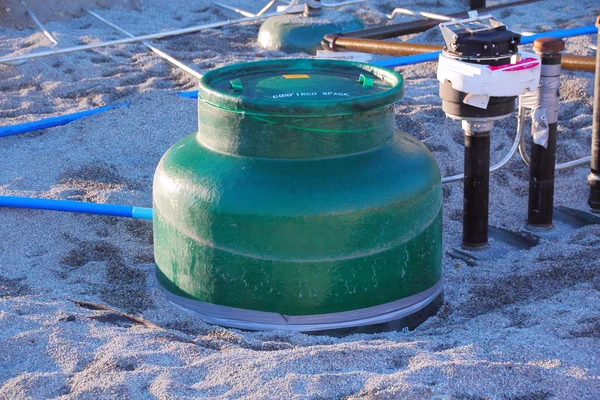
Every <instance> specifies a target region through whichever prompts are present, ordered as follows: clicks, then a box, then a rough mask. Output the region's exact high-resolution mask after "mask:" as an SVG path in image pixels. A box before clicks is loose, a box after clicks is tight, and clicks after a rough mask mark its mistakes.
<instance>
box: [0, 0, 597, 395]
mask: <svg viewBox="0 0 600 400" xmlns="http://www.w3.org/2000/svg"><path fill="white" fill-rule="evenodd" d="M488 3H489V4H495V3H496V2H491V1H490V2H488ZM229 4H233V5H237V6H239V7H242V8H246V9H249V10H251V11H257V10H259V9H260V7H261V4H258V3H254V2H249V1H244V0H238V1H231V2H229ZM395 5H397V3H395V2H391V1H379V2H376V1H373V2H370V3H368V4H363V5H353V6H349V7H346V8H345V10H346V11H347V12H351V13H354V14H355V15H357V16H359V17H361V18H363V19H364V20H365V22H366V23H368V24H371V25H374V24H381V23H385V21H386V19H385V14H387V13H390V12H391V10H392V9H393V7H394V6H395ZM411 7H413V8H414V9H419V10H428V11H434V12H438V13H452V12H457V11H460V10H462V9H464V8H465V3H464V2H454V1H450V0H440V1H419V2H416V3H415V4H414V5H411ZM98 12H99V13H101V15H102V16H104V17H106V18H108V19H109V20H111V21H113V22H115V23H117V24H119V25H121V26H122V27H124V28H125V29H127V30H129V31H131V32H133V33H135V34H142V33H150V32H154V31H160V30H165V29H171V28H180V27H185V26H191V25H195V24H202V23H206V22H210V21H218V20H223V19H227V18H235V17H236V16H235V14H234V13H231V12H229V11H226V10H221V9H219V8H217V7H215V6H212V5H211V4H210V3H209V2H208V1H206V0H203V1H194V2H189V1H185V0H169V1H161V0H144V1H141V2H140V4H139V5H138V6H137V7H136V8H135V9H133V10H131V9H126V8H122V7H120V6H114V7H112V8H110V9H100V10H99V11H98ZM599 12H600V5H599V4H598V2H597V1H596V0H585V1H581V2H578V3H577V4H575V3H574V2H573V3H565V2H562V1H561V2H559V1H556V0H548V1H544V2H541V3H538V4H533V5H529V6H524V7H520V8H518V9H508V10H503V11H499V12H497V13H495V15H496V16H497V17H499V18H500V19H502V20H503V21H504V22H505V23H506V24H507V25H508V26H509V27H511V28H513V29H515V30H520V31H532V32H540V31H543V30H550V29H554V28H567V27H576V26H582V25H589V24H592V23H593V21H594V19H595V16H596V15H597V14H598V13H599ZM82 15H83V16H81V17H79V18H75V17H69V16H67V17H65V18H62V19H59V20H57V21H50V19H49V20H48V21H43V22H44V23H46V24H47V27H48V29H49V30H50V31H51V32H52V33H53V34H54V35H55V37H56V38H57V40H58V42H59V46H60V47H67V46H71V45H77V44H84V43H91V42H95V41H99V40H108V39H116V38H120V37H122V36H121V34H120V33H118V32H114V31H112V30H111V29H110V28H107V27H105V26H104V25H102V24H100V23H99V22H97V21H96V20H94V19H93V18H91V17H89V16H85V15H84V14H82ZM404 19H405V20H409V19H410V18H409V17H404ZM258 28H259V24H258V23H247V24H243V25H237V26H231V27H225V28H222V29H218V30H207V31H205V32H202V33H199V34H195V35H188V36H181V37H177V38H173V39H169V40H162V41H157V42H155V44H156V45H157V46H159V47H160V48H162V49H163V50H165V51H167V52H169V53H170V54H172V55H173V56H175V57H177V58H179V59H180V60H182V61H185V62H186V63H188V64H189V65H192V66H194V68H195V69H197V70H198V71H200V72H205V71H207V70H209V69H212V68H215V67H218V66H221V65H226V64H229V63H231V62H234V61H246V60H254V59H262V58H273V57H281V56H284V54H281V53H278V52H274V51H265V50H261V49H258V48H256V46H255V38H256V34H257V32H258ZM0 38H2V40H1V41H0V54H25V53H31V52H36V51H42V50H46V49H47V48H49V46H50V45H51V43H50V42H48V41H47V39H46V38H45V37H44V36H43V35H42V33H41V32H39V31H37V30H35V29H33V27H32V28H28V27H24V28H23V29H22V30H19V29H15V28H11V27H0ZM402 40H410V41H414V42H421V43H437V44H439V43H440V35H439V32H438V31H437V28H436V29H433V30H431V31H428V32H424V33H422V34H418V35H414V36H413V37H409V38H403V39H402ZM594 40H595V38H594V37H593V36H584V37H580V38H572V39H568V40H567V51H568V52H570V53H574V54H583V55H593V54H594V52H593V50H591V49H589V48H588V46H589V45H591V44H594ZM435 70H436V64H434V63H427V64H421V65H416V66H409V67H403V68H401V69H400V72H402V74H403V75H404V77H405V78H406V81H407V86H406V94H405V97H404V99H402V100H401V101H400V102H399V103H398V105H397V106H396V112H397V114H396V121H397V126H398V128H400V129H403V130H405V131H406V132H407V133H408V134H410V135H412V136H414V137H416V138H418V139H419V140H421V141H422V142H423V143H424V144H425V145H426V146H427V147H428V148H429V149H430V150H431V151H432V152H433V154H434V156H435V157H436V159H437V161H438V163H439V165H440V168H441V170H442V174H443V175H451V174H455V173H459V172H460V171H461V170H462V153H463V145H462V144H463V137H462V131H461V128H460V124H459V123H457V122H454V121H452V120H449V119H446V118H445V117H444V114H443V112H442V111H441V101H440V99H439V97H438V95H437V86H438V83H437V80H436V79H435ZM194 86H195V80H194V78H192V77H190V76H189V75H188V74H186V73H185V72H183V71H180V70H178V69H175V68H173V67H171V66H169V65H167V64H166V63H165V62H164V61H162V60H161V59H160V58H158V57H156V56H155V55H153V54H152V53H150V52H148V51H147V49H146V48H145V47H144V46H142V45H141V44H135V45H127V46H117V47H112V48H105V49H98V50H94V51H86V52H79V53H71V54H68V55H62V56H53V57H47V58H43V59H38V60H31V61H29V62H27V63H26V64H24V65H22V66H19V67H16V68H10V67H0V125H11V124H15V123H20V122H26V121H32V120H36V119H40V118H45V117H50V116H55V115H60V114H64V113H68V112H75V111H79V110H84V109H89V108H92V107H97V106H101V105H106V104H115V103H120V102H125V101H127V102H131V105H130V106H129V107H126V108H121V109H119V110H113V111H109V112H106V113H103V114H99V115H96V116H93V117H88V118H85V119H82V120H79V121H76V122H73V123H71V124H69V125H65V126H62V127H57V128H52V129H46V130H42V131H38V132H32V133H28V134H23V135H17V136H12V137H6V138H2V139H1V140H0V160H1V162H2V168H1V169H0V194H2V195H23V196H34V197H43V198H55V199H73V200H82V201H93V202H100V203H118V204H128V205H136V206H144V207H149V206H151V182H152V176H153V173H154V168H155V166H156V164H157V162H158V160H159V159H160V157H161V155H162V154H163V153H164V152H165V151H166V149H167V148H169V147H170V146H171V145H172V144H173V143H175V142H176V141H178V140H179V139H181V138H182V137H183V136H184V135H187V134H189V133H191V132H193V131H194V129H195V126H196V123H197V120H196V118H197V117H196V103H195V101H194V100H190V99H185V98H181V97H179V96H177V95H176V92H177V91H181V90H191V89H193V88H194ZM561 96H562V103H561V108H560V116H559V140H558V160H559V162H562V161H567V160H571V159H574V158H579V157H583V156H586V155H588V154H589V148H590V135H591V122H592V100H591V99H592V96H593V75H592V74H588V73H576V72H564V73H563V76H562V87H561ZM515 128H516V122H515V119H514V118H511V119H507V120H503V121H501V122H498V123H497V124H496V128H495V130H494V132H493V135H492V162H496V161H498V160H500V159H501V158H502V157H503V156H504V154H505V153H506V152H507V151H508V149H509V147H510V145H511V142H512V139H513V137H514V132H515ZM587 173H588V168H587V167H585V166H583V167H578V168H575V169H571V170H566V171H561V172H558V173H557V181H556V205H558V206H567V207H571V208H574V209H578V210H582V211H587V210H588V207H587V204H586V199H587V194H588V186H587V183H586V175H587ZM527 177H528V168H527V167H526V166H525V165H524V164H523V163H522V161H521V160H520V159H518V158H514V159H513V160H512V161H511V162H510V163H509V164H508V166H507V167H506V168H504V169H501V170H500V171H497V172H495V173H493V174H492V178H491V206H490V222H491V224H493V225H495V226H499V227H504V228H507V229H511V230H520V229H522V227H523V225H524V220H525V218H526V209H527ZM461 208H462V185H461V184H460V183H452V184H448V185H446V186H445V187H444V249H445V251H448V250H450V249H451V248H452V247H454V246H456V245H457V244H458V242H459V239H460V232H461V226H462V223H461ZM0 232H2V240H1V242H0V399H21V398H61V399H75V398H89V399H103V398H106V399H114V398H132V399H145V398H153V397H155V398H161V399H163V398H165V399H166V398H212V397H215V398H264V399H266V398H269V399H270V398H298V399H300V398H312V399H346V398H380V399H388V398H389V399H395V398H406V399H429V398H431V397H432V396H434V395H447V396H451V398H452V399H511V400H517V399H566V398H577V399H596V398H599V397H600V350H599V349H600V269H599V268H598V267H599V265H600V227H599V226H588V227H585V228H581V229H579V230H576V231H573V232H571V233H568V234H565V235H563V236H562V237H560V238H558V239H555V240H542V242H541V243H540V244H539V245H538V246H536V247H534V248H533V249H531V250H529V251H515V252H510V253H508V254H506V256H505V257H504V258H503V259H500V260H497V261H493V262H487V263H481V264H479V265H477V266H469V265H467V264H465V263H464V262H462V261H457V260H453V259H451V258H449V257H448V256H447V255H444V259H443V267H444V274H445V279H446V285H445V290H446V302H445V304H444V306H443V307H442V310H441V311H440V313H439V314H438V315H437V316H435V317H432V318H430V319H429V320H427V321H426V322H425V323H424V324H423V325H421V326H420V327H419V328H417V329H416V330H414V331H412V332H402V333H399V332H388V333H381V334H373V335H353V336H348V337H344V338H333V337H327V336H309V335H304V334H299V333H286V332H241V331H238V330H235V329H225V328H221V327H217V326H212V325H208V324H205V323H203V322H202V321H201V320H200V319H198V318H197V317H195V316H192V315H189V314H186V313H184V312H181V311H179V310H178V309H176V308H174V307H172V306H171V305H170V304H168V303H166V302H165V298H164V296H163V294H162V292H161V291H160V289H159V288H158V287H157V285H156V283H155V280H154V276H153V271H154V265H153V248H152V228H151V224H150V223H148V222H146V221H134V220H127V219H121V218H111V217H101V216H90V215H78V214H68V213H58V212H46V211H33V210H15V209H0ZM73 300H81V301H89V302H94V303H99V304H103V305H106V306H109V307H112V308H114V309H116V310H119V311H121V312H125V313H130V314H133V315H138V316H139V315H142V316H143V318H145V319H147V320H148V321H152V322H153V323H155V324H157V325H158V326H160V327H162V328H163V329H150V328H148V327H146V326H144V325H142V324H138V323H134V322H132V321H130V320H128V319H126V318H122V317H120V316H119V314H116V313H113V312H107V311H99V310H92V309H89V308H84V307H81V306H78V305H77V304H75V303H74V302H73Z"/></svg>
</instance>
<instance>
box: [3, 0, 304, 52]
mask: <svg viewBox="0 0 600 400" xmlns="http://www.w3.org/2000/svg"><path fill="white" fill-rule="evenodd" d="M295 2H296V0H292V2H291V4H290V5H288V7H287V8H286V9H285V10H284V11H282V12H274V13H270V14H263V15H260V16H255V17H250V18H238V19H231V20H227V21H219V22H212V23H210V24H205V25H197V26H191V27H189V28H183V29H175V30H172V31H165V32H158V33H151V34H148V35H141V36H134V37H132V38H125V39H118V40H109V41H106V42H100V43H92V44H86V45H82V46H74V47H67V48H64V49H58V50H48V51H41V52H39V53H33V54H24V55H19V56H12V57H2V58H0V63H7V62H12V61H19V60H28V59H32V58H39V57H46V56H53V55H57V54H65V53H72V52H75V51H81V50H90V49H97V48H100V47H108V46H113V45H118V44H128V43H136V42H141V41H144V40H152V39H162V38H167V37H172V36H179V35H185V34H188V33H196V32H199V31H201V30H204V29H211V28H222V27H224V26H228V25H233V24H239V23H242V22H250V21H256V20H259V19H265V18H269V17H274V16H276V15H281V14H285V13H287V12H288V11H289V10H290V9H291V8H292V7H293V6H294V3H295Z"/></svg>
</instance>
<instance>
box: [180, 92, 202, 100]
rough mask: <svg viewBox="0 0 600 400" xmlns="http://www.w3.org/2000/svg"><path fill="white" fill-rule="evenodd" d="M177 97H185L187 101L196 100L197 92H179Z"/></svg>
mask: <svg viewBox="0 0 600 400" xmlns="http://www.w3.org/2000/svg"><path fill="white" fill-rule="evenodd" d="M177 95H178V96H181V97H187V98H188V99H197V98H198V91H197V90H192V91H189V92H179V93H177Z"/></svg>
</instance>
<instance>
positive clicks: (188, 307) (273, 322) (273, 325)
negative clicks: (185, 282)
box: [161, 278, 444, 332]
mask: <svg viewBox="0 0 600 400" xmlns="http://www.w3.org/2000/svg"><path fill="white" fill-rule="evenodd" d="M443 283H444V282H443V278H441V279H440V280H439V281H438V282H437V283H436V284H435V285H433V286H432V287H430V288H429V289H427V290H424V291H423V292H420V293H417V294H415V295H412V296H409V297H405V298H403V299H400V300H396V301H393V302H390V303H385V304H380V305H378V306H373V307H368V308H362V309H359V310H351V311H343V312H337V313H328V314H314V315H284V314H278V313H273V312H265V311H253V310H247V309H243V308H235V307H227V306H220V305H216V304H211V303H205V302H202V301H198V300H192V299H188V298H185V297H181V296H178V295H176V294H173V293H171V292H169V291H167V290H166V289H164V288H163V287H162V286H161V289H162V290H163V292H164V293H165V296H166V297H167V300H168V301H169V302H170V303H172V304H173V305H174V306H176V307H177V308H180V309H182V310H183V311H186V312H191V313H193V314H196V315H198V316H200V318H201V319H202V320H203V321H205V322H208V323H209V324H215V325H221V326H226V327H230V328H238V329H244V330H252V331H271V330H287V331H298V332H315V331H331V330H339V329H346V328H354V327H360V326H368V325H379V324H385V323H387V322H390V321H396V320H400V319H403V318H406V317H408V316H410V315H412V314H415V313H417V312H419V311H420V310H422V309H424V308H425V307H427V306H428V305H429V304H430V303H432V302H433V301H434V300H436V299H441V295H442V293H443V287H444V285H443ZM438 308H439V306H438ZM436 311H437V308H436ZM434 313H435V312H434Z"/></svg>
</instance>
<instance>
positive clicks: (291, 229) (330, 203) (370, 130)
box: [153, 59, 442, 332]
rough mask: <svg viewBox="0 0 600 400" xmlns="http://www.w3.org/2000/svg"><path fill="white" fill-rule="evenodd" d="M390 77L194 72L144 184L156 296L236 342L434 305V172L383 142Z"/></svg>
mask: <svg viewBox="0 0 600 400" xmlns="http://www.w3.org/2000/svg"><path fill="white" fill-rule="evenodd" d="M403 90H404V87H403V80H402V77H401V76H400V75H399V74H397V73H396V72H393V71H390V70H386V69H383V68H377V67H373V66H369V65H366V64H360V63H353V62H347V61H334V60H318V59H285V60H275V61H258V62H251V63H243V64H235V65H230V66H227V67H223V68H218V69H215V70H212V71H210V72H208V73H207V74H206V75H204V77H203V78H202V80H201V81H200V88H199V92H198V132H197V133H194V134H191V135H189V136H187V137H185V138H184V139H183V140H181V141H180V142H178V143H176V144H175V145H174V146H173V147H172V148H171V149H169V150H168V151H167V153H166V154H165V155H164V156H163V158H162V159H161V161H160V163H159V164H158V167H157V170H156V174H155V177H154V187H153V203H154V219H153V221H154V248H155V260H156V265H157V269H156V275H157V279H158V282H159V284H160V285H161V286H162V288H163V289H164V291H165V293H166V296H167V299H168V300H169V301H171V302H172V303H174V304H175V305H177V306H180V307H182V308H184V309H187V310H191V311H193V312H195V313H197V314H199V315H200V316H201V317H202V318H203V319H204V320H205V321H207V322H209V323H214V324H219V325H223V326H229V327H235V328H240V329H252V330H271V329H285V330H297V331H304V332H309V331H323V332H328V331H344V330H348V331H378V330H392V329H393V330H397V329H402V328H406V327H408V328H412V327H414V326H416V325H417V324H418V323H420V322H421V321H422V320H423V319H424V318H426V317H427V316H429V315H431V314H433V313H435V312H436V311H437V309H438V308H439V306H440V305H441V302H442V270H441V255H442V190H441V180H440V172H439V168H438V166H437V164H436V162H435V160H434V159H433V157H432V155H431V153H429V151H427V149H426V148H425V147H424V146H423V145H422V144H421V143H420V142H419V141H418V140H416V139H414V138H412V137H410V136H408V135H406V134H405V133H403V132H400V131H396V130H395V119H394V108H393V104H394V103H395V102H396V101H398V100H399V99H400V98H401V97H402V95H403Z"/></svg>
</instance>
